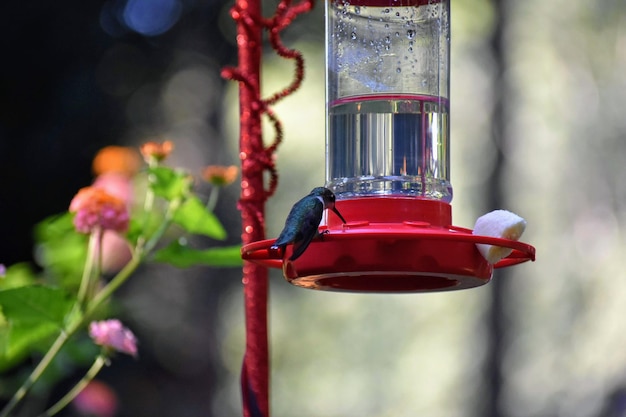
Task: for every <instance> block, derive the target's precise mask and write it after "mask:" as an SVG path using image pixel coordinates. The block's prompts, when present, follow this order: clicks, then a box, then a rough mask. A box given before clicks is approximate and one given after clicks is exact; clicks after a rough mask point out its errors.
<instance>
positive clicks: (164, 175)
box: [148, 166, 191, 201]
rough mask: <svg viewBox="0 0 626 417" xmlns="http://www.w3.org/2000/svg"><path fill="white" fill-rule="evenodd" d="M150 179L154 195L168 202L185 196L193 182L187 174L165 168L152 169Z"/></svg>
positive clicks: (149, 174)
mask: <svg viewBox="0 0 626 417" xmlns="http://www.w3.org/2000/svg"><path fill="white" fill-rule="evenodd" d="M148 178H149V184H150V188H151V189H152V191H153V192H154V194H155V195H157V196H159V197H163V198H165V199H166V200H168V201H171V200H174V199H176V198H181V197H183V196H185V195H186V194H187V193H188V192H189V189H190V187H191V180H190V177H189V175H188V174H187V173H185V172H180V171H175V170H173V169H172V168H169V167H165V166H158V167H154V168H150V169H149V170H148Z"/></svg>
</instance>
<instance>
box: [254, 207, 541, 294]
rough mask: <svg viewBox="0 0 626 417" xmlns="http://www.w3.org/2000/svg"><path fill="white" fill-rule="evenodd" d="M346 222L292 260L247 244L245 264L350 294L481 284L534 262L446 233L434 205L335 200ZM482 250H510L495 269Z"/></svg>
mask: <svg viewBox="0 0 626 417" xmlns="http://www.w3.org/2000/svg"><path fill="white" fill-rule="evenodd" d="M337 209H338V210H339V211H340V212H341V214H342V215H343V217H344V218H345V219H346V221H347V223H346V224H342V223H341V221H340V220H339V219H338V218H337V217H336V216H335V215H334V214H332V213H327V217H326V222H325V223H324V222H323V223H322V225H321V226H320V231H322V232H323V231H327V233H324V234H323V235H322V236H321V238H319V239H317V240H315V241H314V242H312V243H311V245H310V246H309V247H308V248H307V250H306V251H305V252H304V254H302V256H300V257H299V258H298V259H297V260H296V261H293V262H292V261H289V260H288V259H289V257H290V256H291V250H292V248H291V245H289V246H287V248H286V250H285V251H277V250H271V249H270V247H271V245H272V244H273V243H274V240H273V239H271V240H264V241H259V242H254V243H251V244H248V245H246V246H244V247H243V248H242V256H243V258H244V259H246V260H249V261H252V262H257V263H260V264H262V265H265V266H267V267H272V268H282V270H283V274H284V276H285V278H286V279H287V280H288V281H289V282H290V283H292V284H294V285H297V286H300V287H304V288H311V289H318V290H331V291H353V292H382V293H392V292H431V291H449V290H461V289H466V288H472V287H477V286H480V285H484V284H486V283H488V282H489V281H490V280H491V276H492V273H493V268H499V267H505V266H510V265H515V264H518V263H521V262H525V261H528V260H533V261H534V260H535V249H534V248H533V247H532V246H530V245H527V244H525V243H522V242H518V241H513V240H508V239H499V238H493V237H489V236H476V235H473V234H472V231H471V230H470V229H464V228H460V227H455V226H451V225H450V223H451V218H452V216H451V206H450V205H449V204H447V203H442V202H439V201H434V200H420V199H413V198H390V197H367V198H360V199H354V200H338V201H337ZM477 243H485V244H489V245H496V246H501V247H506V248H511V249H512V253H511V254H510V255H509V256H508V257H506V258H504V259H502V260H501V261H500V262H498V263H496V264H495V265H491V264H489V263H488V262H487V261H486V260H485V258H483V256H482V255H481V254H480V252H479V251H478V249H477V248H476V244H477Z"/></svg>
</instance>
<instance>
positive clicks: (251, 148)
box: [232, 0, 269, 417]
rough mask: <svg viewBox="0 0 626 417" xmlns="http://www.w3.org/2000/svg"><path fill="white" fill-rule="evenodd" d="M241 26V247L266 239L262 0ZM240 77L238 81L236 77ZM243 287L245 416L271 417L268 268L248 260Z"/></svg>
mask: <svg viewBox="0 0 626 417" xmlns="http://www.w3.org/2000/svg"><path fill="white" fill-rule="evenodd" d="M232 13H233V18H234V19H235V20H236V21H237V45H238V47H239V67H238V73H239V74H242V75H243V76H244V77H245V80H244V79H240V80H239V81H240V83H239V86H240V89H239V103H240V104H239V106H240V118H241V119H240V133H239V148H240V154H239V156H240V159H241V167H242V168H241V170H242V171H241V196H240V210H241V219H242V235H241V239H242V242H243V244H246V243H251V242H256V241H258V240H262V239H264V238H265V225H264V224H263V218H264V211H265V207H264V205H265V200H266V197H267V196H266V192H265V187H264V183H263V169H262V168H260V167H259V163H258V162H257V161H256V160H255V155H257V154H258V153H260V152H262V150H263V138H262V135H261V116H262V114H261V113H262V109H261V108H259V106H258V102H259V97H260V74H261V46H262V30H263V28H262V27H261V25H260V24H257V23H255V22H260V20H261V4H260V1H259V0H237V1H236V4H235V8H234V9H233V12H232ZM234 78H236V77H234ZM242 282H243V286H244V300H245V316H246V351H245V356H244V359H243V365H242V370H241V392H242V401H243V415H244V417H269V400H268V399H269V349H268V338H267V291H268V272H267V269H266V268H265V267H262V266H259V265H255V264H253V263H250V262H247V261H244V267H243V279H242Z"/></svg>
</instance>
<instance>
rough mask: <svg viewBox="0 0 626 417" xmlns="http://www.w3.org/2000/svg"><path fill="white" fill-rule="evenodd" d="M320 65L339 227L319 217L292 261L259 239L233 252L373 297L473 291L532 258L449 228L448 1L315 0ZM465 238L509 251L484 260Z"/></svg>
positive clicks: (529, 251)
mask: <svg viewBox="0 0 626 417" xmlns="http://www.w3.org/2000/svg"><path fill="white" fill-rule="evenodd" d="M326 66H327V75H326V106H327V119H326V187H327V188H329V189H330V190H332V191H333V192H334V194H335V196H336V199H337V201H336V208H337V209H338V210H339V211H340V212H341V214H342V215H343V217H344V218H345V219H346V223H345V224H344V223H343V222H342V221H341V220H340V219H339V218H338V217H337V216H335V215H334V214H326V215H325V217H324V219H323V220H322V223H321V225H320V232H323V233H322V236H321V237H320V238H318V239H315V240H314V241H313V242H312V243H311V244H310V246H309V247H308V248H307V250H306V251H305V252H304V253H303V254H302V255H301V256H300V257H298V258H297V259H296V260H294V261H291V260H289V258H290V254H291V251H292V248H290V247H289V246H287V248H286V250H284V251H275V250H272V249H271V246H272V243H273V240H271V239H270V240H263V241H258V242H252V243H250V244H247V245H245V246H244V247H243V249H242V253H243V257H244V259H246V260H250V261H253V262H255V263H258V264H261V265H264V266H267V267H276V268H282V270H283V273H284V275H285V278H286V279H287V280H288V281H289V282H291V283H292V284H294V285H297V286H301V287H305V288H311V289H319V290H334V291H356V292H382V293H386V292H430V291H444V290H459V289H465V288H471V287H476V286H480V285H483V284H486V283H487V282H489V280H490V279H491V277H492V274H493V269H494V268H499V267H504V266H510V265H514V264H518V263H521V262H524V261H527V260H534V256H535V250H534V248H533V247H532V246H530V245H527V244H525V243H522V242H519V241H516V240H510V239H504V238H499V237H492V236H479V235H475V234H474V233H473V232H472V230H470V229H466V228H461V227H456V226H453V225H452V209H451V205H450V201H451V200H452V185H451V183H450V149H449V148H450V136H449V131H450V88H449V85H450V83H449V78H450V6H449V0H327V1H326ZM477 244H488V245H494V246H498V247H503V248H509V249H511V254H510V255H509V256H507V257H505V258H503V259H501V260H500V261H498V262H496V263H495V264H491V263H489V262H488V261H487V260H486V259H485V258H484V257H483V256H482V255H481V254H480V252H479V251H478V249H477V247H476V245H477Z"/></svg>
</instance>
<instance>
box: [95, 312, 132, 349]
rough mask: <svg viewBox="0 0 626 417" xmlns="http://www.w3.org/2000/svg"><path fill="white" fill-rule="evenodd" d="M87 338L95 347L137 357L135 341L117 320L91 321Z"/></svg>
mask: <svg viewBox="0 0 626 417" xmlns="http://www.w3.org/2000/svg"><path fill="white" fill-rule="evenodd" d="M89 336H91V338H92V339H93V341H94V343H95V344H96V345H100V346H104V347H108V348H110V349H113V350H117V351H118V352H122V353H126V354H128V355H131V356H137V339H136V338H135V335H134V334H133V332H131V331H130V330H128V329H127V328H126V327H124V326H122V323H121V322H120V321H119V320H115V319H111V320H104V321H92V322H91V324H90V325H89Z"/></svg>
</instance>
